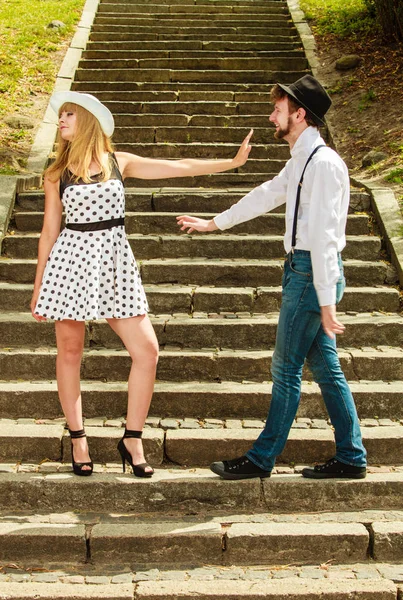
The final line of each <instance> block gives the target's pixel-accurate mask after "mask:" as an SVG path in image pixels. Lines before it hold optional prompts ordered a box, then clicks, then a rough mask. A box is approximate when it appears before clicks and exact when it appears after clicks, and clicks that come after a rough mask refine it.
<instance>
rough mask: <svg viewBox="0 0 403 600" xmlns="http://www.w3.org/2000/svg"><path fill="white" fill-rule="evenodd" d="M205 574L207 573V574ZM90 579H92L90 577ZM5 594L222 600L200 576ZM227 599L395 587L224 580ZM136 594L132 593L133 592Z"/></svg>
mask: <svg viewBox="0 0 403 600" xmlns="http://www.w3.org/2000/svg"><path fill="white" fill-rule="evenodd" d="M206 577H207V575H206ZM90 581H91V580H90ZM219 583H223V582H222V581H221V582H219ZM2 586H3V587H4V593H5V597H6V598H7V599H8V600H33V599H35V600H66V598H74V599H75V600H86V599H90V600H123V599H124V600H126V599H127V600H129V599H130V600H133V598H135V599H136V600H169V599H170V598H172V599H174V598H178V594H180V598H181V600H192V599H194V598H195V596H197V597H198V598H200V599H201V600H202V599H206V600H221V598H222V594H221V593H220V592H219V591H218V587H220V586H218V582H217V581H215V582H212V581H209V580H206V581H204V580H203V579H201V580H200V581H199V582H196V581H193V582H192V581H191V582H186V581H158V582H152V581H149V582H144V581H140V582H139V583H138V584H137V585H136V591H135V592H134V589H133V584H126V585H124V584H115V583H113V584H108V585H87V584H74V583H73V584H68V583H53V584H52V583H48V584H46V585H44V584H43V583H4V584H2ZM225 589H226V596H225V597H226V598H228V600H241V599H242V598H245V599H250V600H257V598H260V597H262V598H263V597H266V598H269V599H273V600H282V599H289V598H290V597H292V598H295V600H316V598H317V599H318V600H320V599H321V598H324V597H326V594H328V593H331V594H332V600H350V599H351V598H352V597H353V596H354V597H355V598H357V600H361V599H362V600H396V597H397V596H396V594H397V587H396V585H395V584H394V583H393V582H392V581H389V580H379V581H378V580H370V581H362V580H361V581H351V580H343V579H339V580H337V581H332V582H324V581H320V582H318V581H317V580H315V579H309V578H306V579H303V580H302V579H299V578H297V577H293V578H292V579H291V581H287V582H284V581H281V582H279V581H269V582H267V581H264V582H262V581H260V582H259V581H256V582H253V585H252V582H250V581H249V582H247V581H225ZM133 594H135V595H133Z"/></svg>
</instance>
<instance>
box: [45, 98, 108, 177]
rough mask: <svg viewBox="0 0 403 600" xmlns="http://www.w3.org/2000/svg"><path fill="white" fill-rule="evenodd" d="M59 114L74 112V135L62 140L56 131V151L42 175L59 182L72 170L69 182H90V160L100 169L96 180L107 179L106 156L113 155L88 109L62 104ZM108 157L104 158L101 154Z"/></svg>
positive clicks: (97, 122) (70, 103)
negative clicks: (71, 137)
mask: <svg viewBox="0 0 403 600" xmlns="http://www.w3.org/2000/svg"><path fill="white" fill-rule="evenodd" d="M62 112H74V113H75V114H76V115H77V120H76V132H75V135H74V138H73V139H72V140H64V139H63V138H62V136H61V135H60V130H59V131H58V132H57V139H56V141H57V151H56V158H55V161H54V162H53V163H52V164H51V165H50V167H48V168H47V169H46V171H45V173H44V176H45V177H49V179H50V180H51V181H57V180H58V179H61V178H62V177H63V176H64V175H65V174H67V172H68V171H70V172H72V171H74V177H73V181H74V182H77V181H78V180H80V179H82V180H83V181H84V182H85V183H91V179H90V175H89V171H90V166H91V163H92V161H93V160H95V162H96V163H97V164H98V165H99V167H100V179H99V180H100V181H106V180H107V179H109V178H110V176H111V172H112V164H111V161H110V158H109V154H110V153H112V152H113V147H112V142H111V139H110V138H109V137H108V136H107V135H105V133H104V132H103V131H102V128H101V125H100V123H99V121H98V119H97V118H96V117H94V115H93V114H92V113H90V112H89V111H88V110H86V109H85V108H83V107H82V106H79V105H78V104H74V103H72V102H65V103H64V104H63V105H62V106H61V107H60V110H59V116H60V115H61V113H62ZM106 152H107V153H108V156H107V157H105V153H106Z"/></svg>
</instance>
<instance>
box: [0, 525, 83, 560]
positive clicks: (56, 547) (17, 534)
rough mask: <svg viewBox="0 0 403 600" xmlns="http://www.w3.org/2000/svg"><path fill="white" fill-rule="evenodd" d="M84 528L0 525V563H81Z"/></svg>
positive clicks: (76, 526)
mask: <svg viewBox="0 0 403 600" xmlns="http://www.w3.org/2000/svg"><path fill="white" fill-rule="evenodd" d="M84 534H85V527H84V525H73V524H71V525H70V524H69V525H61V524H59V525H52V524H49V523H16V522H12V521H11V522H2V523H0V540H1V543H0V560H2V561H7V562H19V561H35V562H38V561H41V560H42V561H61V562H63V561H72V562H75V561H77V560H79V561H80V560H85V558H86V543H85V536H84Z"/></svg>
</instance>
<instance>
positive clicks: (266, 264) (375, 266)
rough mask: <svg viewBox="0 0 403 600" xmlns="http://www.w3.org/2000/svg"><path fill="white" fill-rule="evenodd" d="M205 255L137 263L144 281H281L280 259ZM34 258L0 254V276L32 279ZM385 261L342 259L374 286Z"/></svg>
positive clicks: (350, 277)
mask: <svg viewBox="0 0 403 600" xmlns="http://www.w3.org/2000/svg"><path fill="white" fill-rule="evenodd" d="M205 265H206V261H205V260H204V259H183V258H177V259H150V260H144V261H142V262H141V264H140V265H139V268H140V274H141V277H142V280H143V283H145V284H159V285H160V284H175V285H176V284H179V285H185V286H186V285H192V286H196V285H198V286H218V287H234V286H236V287H239V286H240V287H244V286H246V287H248V286H249V287H260V286H261V285H262V283H265V284H266V285H267V286H271V285H274V286H278V285H280V284H281V278H282V274H283V259H278V260H255V259H249V260H244V259H232V260H228V259H222V260H220V259H209V269H208V271H206V268H205ZM35 270H36V260H34V259H17V258H6V257H1V258H0V279H1V280H2V281H3V282H15V283H32V282H33V281H34V278H35ZM386 271H387V265H386V263H385V262H383V261H376V262H370V261H361V260H345V261H344V273H345V276H346V279H347V282H348V285H349V286H352V287H362V286H368V285H371V286H377V285H383V284H384V282H385V277H386Z"/></svg>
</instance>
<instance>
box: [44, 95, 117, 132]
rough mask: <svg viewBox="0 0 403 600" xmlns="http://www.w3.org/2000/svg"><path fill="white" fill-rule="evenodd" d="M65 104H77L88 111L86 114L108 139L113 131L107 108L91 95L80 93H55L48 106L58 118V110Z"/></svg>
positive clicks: (113, 125) (111, 118)
mask: <svg viewBox="0 0 403 600" xmlns="http://www.w3.org/2000/svg"><path fill="white" fill-rule="evenodd" d="M65 102H71V103H72V104H78V105H79V106H82V107H83V108H85V109H86V110H88V112H90V113H91V114H92V115H94V117H95V118H96V119H98V121H99V124H100V125H101V128H102V131H103V132H104V133H105V135H107V136H108V137H110V136H111V135H112V133H113V131H114V129H115V122H114V120H113V115H112V113H111V111H110V110H109V108H106V106H105V105H104V104H102V103H101V102H100V101H99V100H98V98H95V96H91V94H82V93H81V92H55V93H54V94H52V96H51V98H50V106H51V107H52V108H53V110H54V111H55V113H56V114H57V115H58V116H59V110H60V108H61V107H62V106H63V104H64V103H65Z"/></svg>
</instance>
